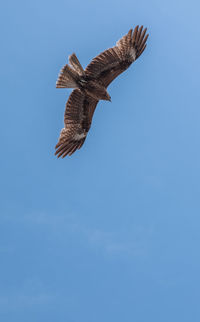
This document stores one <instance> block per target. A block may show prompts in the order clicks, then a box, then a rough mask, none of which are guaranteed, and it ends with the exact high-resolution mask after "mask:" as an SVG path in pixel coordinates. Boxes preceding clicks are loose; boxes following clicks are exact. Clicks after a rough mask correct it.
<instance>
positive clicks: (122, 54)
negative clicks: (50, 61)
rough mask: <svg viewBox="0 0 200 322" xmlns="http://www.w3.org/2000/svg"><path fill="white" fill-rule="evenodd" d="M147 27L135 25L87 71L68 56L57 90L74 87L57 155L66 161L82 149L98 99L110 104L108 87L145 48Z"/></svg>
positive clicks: (72, 57) (88, 67)
mask: <svg viewBox="0 0 200 322" xmlns="http://www.w3.org/2000/svg"><path fill="white" fill-rule="evenodd" d="M146 31H147V28H145V29H143V26H141V27H140V28H139V26H136V27H135V29H134V31H133V30H132V29H131V30H130V31H129V32H128V33H127V34H126V35H125V36H123V37H122V38H121V39H120V40H118V42H117V43H116V46H115V47H112V48H109V49H107V50H105V51H104V52H102V53H101V54H100V55H98V56H97V57H95V58H94V59H93V60H92V61H91V62H90V64H89V65H88V66H87V67H86V69H85V70H84V69H83V67H82V66H81V64H80V62H79V60H78V58H77V57H76V54H75V53H73V54H72V55H71V56H69V64H70V65H68V64H67V65H65V66H64V67H63V68H62V69H61V72H60V75H59V77H58V80H57V82H56V87H57V88H74V90H73V91H72V93H71V95H70V96H69V99H68V101H67V104H66V109H65V114H64V128H63V129H62V130H61V132H60V137H59V140H58V144H57V145H56V147H55V148H56V152H55V155H57V156H58V158H59V157H61V156H62V158H64V157H65V156H66V155H72V154H73V153H74V152H75V151H76V150H77V149H80V148H81V147H82V145H83V143H84V142H85V139H86V136H87V134H88V131H89V129H90V126H91V122H92V117H93V114H94V111H95V109H96V106H97V103H98V102H99V100H106V101H111V97H110V95H109V93H108V92H107V87H108V85H109V84H110V83H111V82H112V81H113V80H114V79H115V78H116V77H117V76H118V75H120V74H121V73H123V72H124V71H125V70H126V69H127V68H128V67H129V66H130V65H131V64H132V63H133V62H134V61H135V60H136V59H137V58H138V57H140V55H141V54H142V53H143V51H144V50H145V48H146V41H147V38H148V34H146Z"/></svg>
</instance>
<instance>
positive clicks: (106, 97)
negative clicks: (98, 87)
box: [105, 91, 111, 102]
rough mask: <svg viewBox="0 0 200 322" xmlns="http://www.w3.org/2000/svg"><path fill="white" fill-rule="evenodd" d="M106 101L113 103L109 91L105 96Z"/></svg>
mask: <svg viewBox="0 0 200 322" xmlns="http://www.w3.org/2000/svg"><path fill="white" fill-rule="evenodd" d="M105 100H106V101H109V102H111V97H110V95H109V94H108V92H107V91H106V94H105Z"/></svg>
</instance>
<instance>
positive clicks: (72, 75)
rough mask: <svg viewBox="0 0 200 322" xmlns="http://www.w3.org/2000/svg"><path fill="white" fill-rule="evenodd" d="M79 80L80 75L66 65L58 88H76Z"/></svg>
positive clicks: (58, 81)
mask: <svg viewBox="0 0 200 322" xmlns="http://www.w3.org/2000/svg"><path fill="white" fill-rule="evenodd" d="M78 79H79V75H78V73H77V72H76V71H75V70H74V69H72V68H71V67H70V66H69V65H65V66H64V67H63V68H62V69H61V71H60V75H59V77H58V80H57V82H56V88H76V87H78V86H77V80H78Z"/></svg>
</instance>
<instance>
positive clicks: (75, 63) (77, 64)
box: [69, 53, 84, 75]
mask: <svg viewBox="0 0 200 322" xmlns="http://www.w3.org/2000/svg"><path fill="white" fill-rule="evenodd" d="M69 63H70V65H71V66H72V67H73V68H74V69H75V71H76V72H77V73H78V74H79V75H84V69H83V67H82V66H81V64H80V62H79V60H78V58H77V57H76V54H75V53H73V54H72V55H70V56H69Z"/></svg>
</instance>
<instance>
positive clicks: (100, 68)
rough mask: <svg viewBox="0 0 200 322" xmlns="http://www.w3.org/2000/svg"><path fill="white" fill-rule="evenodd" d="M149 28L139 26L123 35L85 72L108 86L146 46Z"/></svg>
mask: <svg viewBox="0 0 200 322" xmlns="http://www.w3.org/2000/svg"><path fill="white" fill-rule="evenodd" d="M146 31H147V28H145V29H143V26H141V27H140V28H139V26H137V27H136V28H135V29H134V32H133V30H132V29H131V30H130V31H129V32H128V34H127V35H125V36H124V37H122V38H121V39H120V40H119V41H118V42H117V43H116V46H115V47H113V48H109V49H107V50H105V51H104V52H102V53H101V54H100V55H98V56H97V57H95V58H94V59H93V60H92V61H91V63H90V64H89V65H88V66H87V67H86V69H85V74H86V75H87V76H88V77H89V78H91V79H93V78H95V79H98V80H100V81H101V82H102V84H103V85H104V86H105V87H107V86H108V85H109V84H110V83H111V82H112V81H113V80H114V79H115V78H116V77H117V76H118V75H120V74H121V73H122V72H123V71H125V70H126V69H127V68H128V67H129V66H130V65H131V64H132V63H133V62H134V61H135V60H136V59H137V58H138V57H139V56H140V55H141V54H142V53H143V51H144V49H145V48H146V41H147V38H148V34H147V35H146Z"/></svg>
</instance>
